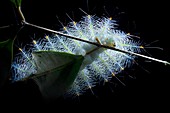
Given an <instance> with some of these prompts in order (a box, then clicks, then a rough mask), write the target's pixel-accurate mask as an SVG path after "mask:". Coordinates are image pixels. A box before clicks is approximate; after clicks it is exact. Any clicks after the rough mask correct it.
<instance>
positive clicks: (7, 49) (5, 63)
mask: <svg viewBox="0 0 170 113" xmlns="http://www.w3.org/2000/svg"><path fill="white" fill-rule="evenodd" d="M0 53H1V54H0V88H1V87H2V86H3V85H4V84H5V82H6V80H7V79H8V78H9V71H10V68H11V61H12V58H13V39H8V40H6V41H3V42H0Z"/></svg>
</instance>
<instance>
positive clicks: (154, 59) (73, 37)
mask: <svg viewBox="0 0 170 113" xmlns="http://www.w3.org/2000/svg"><path fill="white" fill-rule="evenodd" d="M24 23H25V24H26V25H28V26H32V27H35V28H38V29H42V30H45V31H48V32H51V33H55V34H58V35H62V36H65V37H67V38H71V39H74V40H78V41H82V42H85V43H89V44H92V45H95V46H97V47H102V48H106V49H111V50H114V51H118V52H121V53H126V54H130V55H135V56H138V57H142V58H145V59H149V60H152V61H156V62H159V63H163V64H165V65H167V64H168V65H170V63H169V62H167V61H164V60H160V59H156V58H153V57H149V56H145V55H142V54H138V53H134V52H131V51H126V50H121V49H118V48H114V47H110V46H107V45H101V44H99V43H96V42H90V41H88V40H84V39H81V38H78V37H75V36H71V35H68V34H64V33H62V32H59V31H55V30H51V29H48V28H45V27H41V26H38V25H35V24H31V23H28V22H26V21H24Z"/></svg>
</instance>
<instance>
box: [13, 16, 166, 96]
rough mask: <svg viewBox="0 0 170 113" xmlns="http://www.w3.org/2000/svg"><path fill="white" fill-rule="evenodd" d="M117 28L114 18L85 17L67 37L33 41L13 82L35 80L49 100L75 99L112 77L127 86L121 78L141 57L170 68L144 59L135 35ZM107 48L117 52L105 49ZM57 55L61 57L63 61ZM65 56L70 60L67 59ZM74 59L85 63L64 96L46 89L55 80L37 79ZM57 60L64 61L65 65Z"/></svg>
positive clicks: (24, 50) (15, 66)
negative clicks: (64, 97)
mask: <svg viewBox="0 0 170 113" xmlns="http://www.w3.org/2000/svg"><path fill="white" fill-rule="evenodd" d="M26 24H28V25H31V24H29V23H26ZM117 26H118V24H117V23H116V21H115V20H113V19H112V18H109V17H104V16H103V17H97V16H95V15H85V16H83V17H82V19H81V20H80V21H79V22H75V21H73V20H72V21H71V22H70V23H68V25H67V26H64V25H63V29H62V30H61V31H60V32H59V33H61V34H66V35H60V34H57V33H55V34H53V35H51V36H49V35H46V36H44V38H40V39H38V40H35V39H33V40H32V43H31V44H29V46H27V47H26V46H25V47H24V48H19V51H20V52H19V53H18V54H17V55H16V56H15V58H14V60H13V63H12V67H11V69H12V80H13V82H17V81H21V80H27V79H30V78H33V79H34V80H35V81H36V83H37V84H38V85H39V87H40V90H41V92H42V94H43V95H44V97H45V98H55V97H58V96H61V95H65V96H71V97H74V96H80V95H83V93H84V92H86V90H87V89H92V88H93V87H95V86H96V85H97V83H100V82H108V81H110V80H111V79H112V77H115V78H116V79H117V80H118V81H119V82H120V83H121V84H123V85H125V84H124V83H123V82H122V81H121V80H119V77H118V76H117V75H118V74H119V73H120V72H122V71H124V69H125V68H130V67H131V66H132V65H133V64H134V61H135V59H136V57H138V56H141V57H144V58H148V59H150V60H155V61H158V62H163V63H165V64H169V63H168V62H166V61H162V60H157V59H154V58H150V57H147V56H143V55H140V54H139V53H141V52H142V51H143V49H144V47H143V46H142V43H141V42H140V41H136V39H134V36H133V35H130V34H129V33H126V32H124V31H121V30H119V29H117ZM67 35H68V36H70V37H78V38H79V39H80V40H75V39H71V38H68V37H67ZM82 40H85V41H89V42H92V44H89V43H86V42H83V41H82ZM137 40H139V39H137ZM93 43H95V44H97V45H101V47H100V46H96V45H93ZM105 46H106V47H110V48H113V49H115V50H112V49H108V48H104V47H105ZM117 50H120V51H117ZM56 53H60V55H61V56H62V57H61V56H58V55H57V54H56ZM65 53H66V54H67V55H68V56H69V57H66V56H64V55H63V54H65ZM129 53H130V54H129ZM74 55H76V56H83V59H81V61H82V63H81V64H79V65H80V68H78V72H77V75H76V77H75V79H74V80H73V82H71V84H70V85H69V87H67V88H66V90H65V89H64V91H61V94H60V93H58V90H57V89H55V88H56V87H58V86H56V85H49V86H48V85H47V87H46V86H43V82H44V81H45V82H47V83H46V84H55V81H54V80H53V78H50V79H47V78H41V79H36V78H38V77H37V75H39V76H44V75H42V74H41V73H44V72H48V71H51V70H52V69H53V68H55V67H56V65H57V66H61V65H64V64H62V62H67V61H68V62H70V60H69V58H71V59H74V57H73V56H74ZM57 58H61V61H60V60H58V59H57ZM40 61H41V62H40ZM68 62H67V63H68ZM57 76H59V75H57ZM60 76H62V75H60ZM61 88H63V87H61ZM60 90H63V89H60ZM50 92H52V93H50Z"/></svg>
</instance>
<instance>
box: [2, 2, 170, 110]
mask: <svg viewBox="0 0 170 113" xmlns="http://www.w3.org/2000/svg"><path fill="white" fill-rule="evenodd" d="M1 1H3V2H0V25H1V26H3V25H8V24H10V23H15V22H16V21H15V20H16V19H15V15H14V12H13V9H12V8H11V7H10V5H9V3H8V2H7V1H6V0H1ZM87 4H88V5H87ZM167 4H168V2H165V1H163V0H162V1H154V2H148V1H144V0H136V1H123V0H100V1H99V0H89V1H88V2H87V0H77V1H76V0H70V1H66V0H61V1H56V0H53V1H52V0H43V1H42V0H23V2H22V11H23V13H24V15H25V18H26V21H28V22H30V23H33V24H37V25H40V26H44V27H48V28H51V29H55V30H59V28H61V25H60V24H59V22H58V19H57V17H58V18H59V20H60V21H61V22H63V24H65V25H66V23H68V22H69V21H70V20H69V18H68V17H67V16H66V13H67V14H68V15H69V16H70V17H71V18H72V19H74V20H76V21H79V20H80V19H81V17H82V16H84V15H85V14H84V13H83V12H82V11H80V9H79V8H81V9H83V10H84V11H85V12H86V13H88V14H91V15H93V14H95V15H97V16H102V15H105V16H108V17H109V16H111V17H112V18H113V19H116V20H117V21H118V23H119V29H121V30H123V31H125V32H130V33H131V34H134V35H138V36H140V37H141V39H142V40H143V41H145V42H146V43H150V42H152V41H155V40H159V42H157V43H155V44H153V46H158V47H162V48H164V50H163V51H160V50H158V49H147V51H148V52H149V53H151V54H152V56H153V57H155V58H160V59H163V60H167V61H170V47H169V41H168V40H169V39H168V38H169V17H168V14H169V12H168V9H169V7H168V6H167ZM56 16H57V17H56ZM8 32H9V31H8ZM8 32H5V31H4V32H3V33H2V32H1V34H0V35H1V36H2V37H3V38H4V39H1V40H5V39H6V38H7V37H5V36H6V35H9V33H8ZM44 34H48V33H47V32H44V31H41V30H37V29H33V28H29V27H26V28H25V29H24V30H23V31H22V33H21V35H20V37H19V38H18V39H17V42H16V43H21V42H22V43H24V41H25V42H27V41H29V37H30V36H34V35H35V36H37V37H38V36H43V35H44ZM23 36H24V38H23ZM14 49H15V48H14ZM143 61H145V60H143V59H142V60H141V61H140V65H141V66H142V67H144V68H145V69H147V70H148V71H149V72H150V73H147V72H146V71H144V70H143V69H141V68H140V67H134V69H131V70H127V73H123V74H125V75H124V76H126V74H128V75H129V74H130V75H133V76H135V77H136V78H135V79H131V78H130V77H125V80H124V81H125V83H126V86H122V85H121V84H119V83H117V85H116V86H114V85H110V86H111V87H112V90H113V92H112V91H111V89H110V88H109V85H108V84H107V85H105V86H97V87H95V88H94V91H96V93H97V94H96V96H94V95H90V94H88V93H87V95H85V96H81V97H80V98H79V100H77V99H76V100H67V99H63V98H59V99H58V100H56V101H54V102H50V103H44V102H43V100H42V99H41V95H40V93H39V91H38V88H37V87H36V86H35V84H34V83H33V82H32V81H29V82H28V83H16V84H12V85H7V86H5V88H4V90H3V91H4V92H3V94H2V96H1V97H2V100H3V101H0V103H1V104H3V105H5V106H9V105H11V106H13V105H14V106H15V105H16V106H18V107H19V106H25V107H28V108H34V107H35V106H36V107H37V105H38V106H39V105H40V106H41V108H40V109H43V108H46V107H50V108H54V109H55V108H56V110H57V108H58V109H59V108H60V107H61V106H62V107H64V108H66V109H67V107H69V106H71V107H72V109H74V110H75V111H77V110H78V109H77V108H81V111H82V110H83V109H84V110H87V111H88V110H89V109H90V108H92V109H94V110H99V111H100V110H111V111H114V110H115V109H118V110H122V109H125V110H128V109H129V110H134V108H139V109H138V111H140V110H142V109H143V110H144V109H146V108H151V109H153V110H154V109H158V108H161V110H165V109H166V108H167V106H168V103H169V94H170V93H169V91H168V90H169V89H170V88H169V79H168V76H169V75H170V66H168V65H164V64H162V63H158V62H149V63H148V62H143ZM113 82H115V80H113ZM166 103H167V104H166ZM58 105H61V106H58ZM52 106H56V107H52ZM57 106H58V107H57ZM50 108H49V109H50ZM63 110H65V109H63ZM89 111H90V110H89ZM138 111H136V112H138Z"/></svg>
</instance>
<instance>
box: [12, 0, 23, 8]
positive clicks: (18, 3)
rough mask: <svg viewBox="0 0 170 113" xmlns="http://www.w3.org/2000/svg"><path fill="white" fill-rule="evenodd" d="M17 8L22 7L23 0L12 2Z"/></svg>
mask: <svg viewBox="0 0 170 113" xmlns="http://www.w3.org/2000/svg"><path fill="white" fill-rule="evenodd" d="M10 1H11V2H12V3H13V5H14V6H15V7H20V6H21V2H22V0H10Z"/></svg>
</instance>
